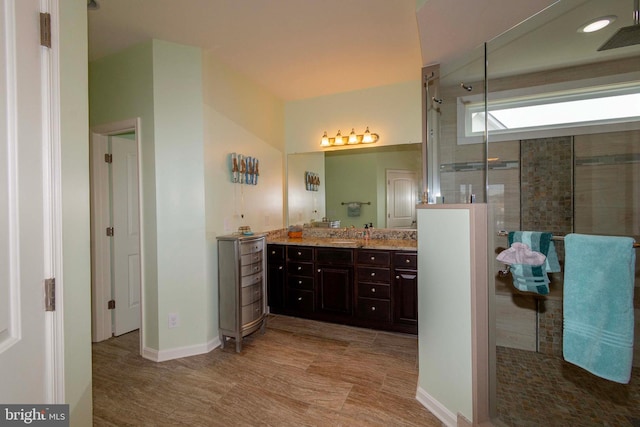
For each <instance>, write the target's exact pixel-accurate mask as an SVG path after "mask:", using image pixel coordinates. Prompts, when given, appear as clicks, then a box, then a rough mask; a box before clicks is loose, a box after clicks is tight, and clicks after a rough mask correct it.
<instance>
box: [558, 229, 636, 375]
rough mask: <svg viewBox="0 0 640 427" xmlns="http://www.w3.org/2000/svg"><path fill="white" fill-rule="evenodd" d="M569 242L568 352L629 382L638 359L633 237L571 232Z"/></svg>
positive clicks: (565, 349) (584, 364)
mask: <svg viewBox="0 0 640 427" xmlns="http://www.w3.org/2000/svg"><path fill="white" fill-rule="evenodd" d="M564 243H565V251H566V259H565V274H564V299H563V316H564V332H563V343H562V351H563V354H564V358H565V360H566V361H567V362H571V363H573V364H575V365H578V366H580V367H582V368H584V369H586V370H587V371H589V372H591V373H593V374H595V375H598V376H599V377H602V378H606V379H608V380H611V381H615V382H618V383H622V384H627V383H628V382H629V379H630V378H631V364H632V362H633V326H634V320H633V286H634V283H633V281H634V269H635V257H636V254H635V250H634V249H633V239H631V238H629V237H608V236H587V235H582V234H569V235H567V236H566V237H565V240H564Z"/></svg>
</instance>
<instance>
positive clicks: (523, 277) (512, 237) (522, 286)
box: [509, 231, 560, 295]
mask: <svg viewBox="0 0 640 427" xmlns="http://www.w3.org/2000/svg"><path fill="white" fill-rule="evenodd" d="M551 238H552V235H551V233H543V232H539V231H510V232H509V246H511V245H512V244H513V243H514V242H521V243H524V244H526V245H527V246H529V247H530V248H531V250H532V251H536V252H540V253H542V254H543V255H545V256H546V257H547V259H546V260H545V262H544V264H542V265H527V264H512V265H511V266H510V268H509V269H510V271H511V276H512V277H513V285H514V286H515V287H516V288H518V289H519V290H521V291H523V292H535V293H537V294H540V295H547V294H548V293H549V278H548V277H547V273H557V272H559V271H560V262H559V261H558V255H557V253H556V249H555V246H554V244H553V242H552V241H551Z"/></svg>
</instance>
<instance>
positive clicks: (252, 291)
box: [241, 282, 262, 305]
mask: <svg viewBox="0 0 640 427" xmlns="http://www.w3.org/2000/svg"><path fill="white" fill-rule="evenodd" d="M241 298H242V305H247V304H251V303H254V302H256V301H259V300H260V299H262V282H260V283H258V284H256V285H251V286H245V287H244V288H242V296H241Z"/></svg>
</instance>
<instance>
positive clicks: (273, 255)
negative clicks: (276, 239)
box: [267, 245, 284, 261]
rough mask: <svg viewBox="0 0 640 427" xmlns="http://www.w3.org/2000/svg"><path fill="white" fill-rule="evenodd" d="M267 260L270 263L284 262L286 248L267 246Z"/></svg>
mask: <svg viewBox="0 0 640 427" xmlns="http://www.w3.org/2000/svg"><path fill="white" fill-rule="evenodd" d="M267 259H268V260H269V261H276V260H278V261H279V260H283V259H284V246H280V245H267Z"/></svg>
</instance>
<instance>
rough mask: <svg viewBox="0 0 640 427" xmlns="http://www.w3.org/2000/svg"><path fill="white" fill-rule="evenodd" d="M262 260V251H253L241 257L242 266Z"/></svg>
mask: <svg viewBox="0 0 640 427" xmlns="http://www.w3.org/2000/svg"><path fill="white" fill-rule="evenodd" d="M261 261H262V251H258V252H252V253H250V254H245V255H242V256H241V257H240V265H242V266H245V265H250V264H255V263H257V262H261Z"/></svg>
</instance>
